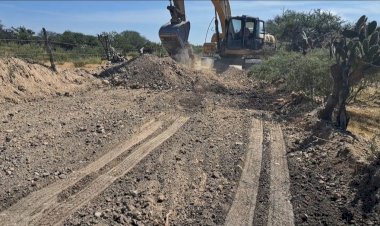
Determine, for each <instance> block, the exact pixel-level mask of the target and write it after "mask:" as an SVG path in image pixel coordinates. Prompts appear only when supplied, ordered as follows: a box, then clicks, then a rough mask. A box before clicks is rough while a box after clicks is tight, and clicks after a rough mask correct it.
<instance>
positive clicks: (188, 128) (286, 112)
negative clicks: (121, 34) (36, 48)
mask: <svg viewBox="0 0 380 226" xmlns="http://www.w3.org/2000/svg"><path fill="white" fill-rule="evenodd" d="M0 66H1V67H2V70H1V71H2V73H1V72H0V77H1V78H2V80H0V81H2V89H1V90H0V94H1V95H0V105H1V108H0V109H1V110H0V111H1V112H0V124H1V126H0V212H1V211H4V210H5V209H7V208H9V207H10V206H11V205H13V204H14V203H16V202H17V201H19V200H20V199H21V198H22V197H25V196H27V195H28V194H30V193H31V192H33V191H36V190H38V189H41V188H43V187H45V186H47V185H49V184H51V183H53V182H54V181H58V180H64V179H65V178H66V177H67V176H68V175H70V174H71V173H72V172H73V171H77V170H78V169H81V168H83V167H84V166H86V165H87V164H89V163H90V162H93V161H94V160H96V159H98V158H99V157H100V156H102V155H103V154H104V153H106V152H107V151H108V150H110V149H111V148H113V147H114V146H115V145H117V144H119V143H121V142H124V141H126V140H128V139H129V138H130V137H131V136H132V135H134V134H135V133H136V131H137V130H138V128H139V127H140V126H141V125H142V124H144V123H146V122H147V121H149V120H151V119H152V118H153V117H154V116H157V115H158V114H160V113H161V112H165V113H167V114H173V115H176V114H179V115H184V116H188V117H190V120H189V121H188V122H186V124H185V125H184V126H183V127H182V128H181V129H180V130H179V131H178V132H177V133H175V134H174V135H173V136H172V137H171V138H169V139H168V140H167V141H165V142H164V143H163V144H162V145H161V146H159V148H157V149H155V150H154V151H153V152H152V153H150V154H149V155H148V156H147V157H146V158H144V159H143V160H142V161H141V162H140V163H139V164H138V165H137V166H136V167H134V168H133V169H132V170H131V171H130V172H129V173H127V174H126V175H125V176H123V177H121V178H119V179H118V180H117V181H116V182H115V183H113V184H112V185H111V186H110V187H108V188H107V189H106V190H105V191H104V192H102V193H101V195H100V196H98V197H97V198H95V199H93V200H92V201H91V202H89V203H88V204H86V205H85V206H83V207H82V208H80V209H79V210H77V211H76V212H75V213H74V214H72V215H71V216H70V217H69V218H68V219H66V220H65V222H64V224H65V225H165V224H166V225H221V224H223V222H224V219H225V216H226V214H227V212H228V210H229V208H230V206H231V203H232V201H233V199H234V195H235V192H236V189H237V184H238V181H239V179H240V175H241V168H242V166H243V164H244V154H245V152H246V149H247V143H248V132H249V129H250V128H249V125H250V123H249V119H250V117H252V112H253V111H262V112H265V114H267V115H269V116H270V119H271V120H274V121H276V122H278V123H280V124H281V125H282V128H283V131H284V136H285V141H286V145H287V152H288V164H289V170H290V179H291V192H292V204H293V209H294V214H295V223H296V224H297V225H346V224H355V225H378V224H380V203H379V201H380V189H379V188H380V185H379V181H380V177H379V176H380V162H379V158H376V156H375V154H374V153H376V152H375V151H376V150H374V147H372V146H371V145H370V143H369V142H368V141H366V140H364V139H362V138H360V137H355V136H353V135H352V134H349V133H342V132H340V131H338V130H337V129H335V128H334V127H333V125H329V124H326V123H325V122H320V121H318V120H316V117H315V111H313V109H314V108H315V106H313V105H310V104H309V101H308V99H307V98H306V97H304V96H303V95H302V94H297V93H287V92H284V91H282V90H279V89H277V87H276V84H265V83H261V82H258V81H256V80H255V79H254V78H248V76H247V74H245V73H244V72H243V71H241V70H238V69H234V68H229V69H228V70H226V71H224V72H223V73H221V74H215V72H213V71H209V70H207V71H205V70H195V69H191V68H188V67H185V66H182V65H179V64H177V63H175V62H174V61H173V60H171V59H169V58H162V59H161V58H157V57H155V56H151V55H145V56H142V57H140V58H138V59H136V60H134V61H132V62H128V63H124V64H120V65H115V66H114V67H110V68H107V69H105V70H102V72H101V73H98V74H99V75H97V76H93V75H92V72H91V73H90V72H86V71H83V70H80V69H78V70H76V71H70V72H67V73H68V74H67V75H66V76H64V72H60V73H59V74H52V73H51V72H50V70H49V69H48V68H45V67H43V66H40V65H35V64H29V63H27V62H25V61H22V60H19V59H13V58H12V59H7V60H2V61H0ZM12 68H13V69H12ZM10 72H12V73H10ZM49 84H51V85H49ZM19 86H24V88H25V89H24V88H21V89H22V90H23V91H21V90H20V89H19ZM3 87H4V89H3ZM265 156H267V154H264V158H265ZM263 161H264V162H265V160H263ZM260 183H263V186H264V187H265V186H266V185H265V184H266V183H268V182H267V181H266V180H265V179H261V182H260ZM61 198H62V199H63V201H64V199H65V198H67V197H66V196H62V197H61ZM267 199H268V198H267V197H265V195H264V196H262V197H260V198H259V199H258V201H259V202H262V203H265V202H267V201H268V200H267ZM259 206H260V205H259ZM260 208H261V210H264V209H265V208H264V206H263V205H262V206H261V207H260ZM260 208H259V209H260ZM259 219H260V217H259Z"/></svg>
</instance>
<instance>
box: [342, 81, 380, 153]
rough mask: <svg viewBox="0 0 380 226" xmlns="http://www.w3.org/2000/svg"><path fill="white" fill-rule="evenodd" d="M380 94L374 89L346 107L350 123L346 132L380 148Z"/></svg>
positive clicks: (370, 89)
mask: <svg viewBox="0 0 380 226" xmlns="http://www.w3.org/2000/svg"><path fill="white" fill-rule="evenodd" d="M379 97H380V93H378V91H377V89H376V88H374V87H371V88H369V89H368V90H366V92H364V93H362V94H361V95H360V96H359V97H358V101H357V102H355V103H353V104H351V105H350V106H349V107H348V112H349V114H350V116H351V121H350V124H349V126H348V130H349V131H350V132H352V133H353V134H355V135H359V136H362V137H364V138H366V139H367V140H370V141H373V142H374V143H375V144H377V146H379V147H380V98H379Z"/></svg>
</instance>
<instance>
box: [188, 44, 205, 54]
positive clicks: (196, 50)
mask: <svg viewBox="0 0 380 226" xmlns="http://www.w3.org/2000/svg"><path fill="white" fill-rule="evenodd" d="M191 47H192V48H193V52H194V54H196V55H201V54H202V53H203V46H202V45H191Z"/></svg>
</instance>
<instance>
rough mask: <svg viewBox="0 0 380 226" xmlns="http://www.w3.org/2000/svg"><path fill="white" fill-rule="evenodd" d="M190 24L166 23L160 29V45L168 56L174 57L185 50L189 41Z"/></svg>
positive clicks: (184, 22) (187, 22)
mask: <svg viewBox="0 0 380 226" xmlns="http://www.w3.org/2000/svg"><path fill="white" fill-rule="evenodd" d="M189 32H190V22H189V21H183V22H180V23H171V22H169V23H167V24H165V25H163V26H162V27H161V28H160V31H159V36H160V39H161V43H162V45H163V46H164V48H165V49H166V51H167V52H168V53H169V55H170V56H172V57H173V56H175V55H176V54H177V53H179V52H180V51H181V50H183V49H185V48H186V45H187V44H188V41H187V40H188V39H189Z"/></svg>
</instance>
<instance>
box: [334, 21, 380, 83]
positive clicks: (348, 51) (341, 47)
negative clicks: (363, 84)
mask: <svg viewBox="0 0 380 226" xmlns="http://www.w3.org/2000/svg"><path fill="white" fill-rule="evenodd" d="M367 20H368V18H367V17H366V16H365V15H363V16H361V17H360V18H359V20H358V21H357V22H356V24H355V26H354V27H353V28H351V29H345V30H344V31H343V32H342V34H341V35H342V37H341V38H340V39H338V40H336V41H335V42H334V47H335V49H336V52H335V58H336V62H337V63H338V64H344V65H346V66H348V67H349V68H350V70H351V72H353V71H356V70H361V71H362V72H363V74H364V73H366V72H369V74H373V73H376V70H370V69H371V68H373V66H375V67H376V66H380V52H379V49H380V40H379V32H378V31H376V28H377V22H376V21H372V22H370V23H367ZM358 82H359V81H358Z"/></svg>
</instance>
